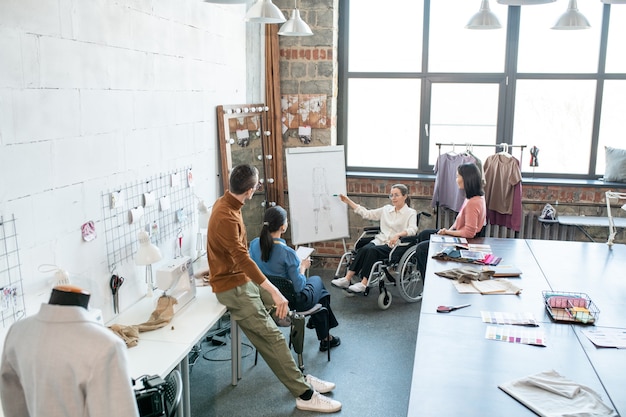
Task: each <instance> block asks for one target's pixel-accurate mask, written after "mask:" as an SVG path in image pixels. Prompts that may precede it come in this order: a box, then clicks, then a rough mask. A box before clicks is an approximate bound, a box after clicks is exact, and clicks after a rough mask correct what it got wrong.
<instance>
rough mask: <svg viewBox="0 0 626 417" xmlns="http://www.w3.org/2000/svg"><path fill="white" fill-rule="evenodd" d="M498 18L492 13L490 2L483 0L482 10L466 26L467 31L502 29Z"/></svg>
mask: <svg viewBox="0 0 626 417" xmlns="http://www.w3.org/2000/svg"><path fill="white" fill-rule="evenodd" d="M501 27H502V25H501V24H500V21H499V20H498V17H497V16H496V15H495V14H493V13H492V12H491V9H490V8H489V0H482V3H481V4H480V10H479V11H478V13H476V14H475V15H474V16H472V18H471V19H470V20H469V22H467V25H465V28H466V29H500V28H501Z"/></svg>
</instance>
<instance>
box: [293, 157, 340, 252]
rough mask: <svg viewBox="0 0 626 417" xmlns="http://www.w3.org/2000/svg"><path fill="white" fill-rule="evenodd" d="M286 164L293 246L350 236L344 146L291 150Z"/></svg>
mask: <svg viewBox="0 0 626 417" xmlns="http://www.w3.org/2000/svg"><path fill="white" fill-rule="evenodd" d="M286 162H287V183H288V187H289V216H290V229H291V242H292V244H294V245H301V244H307V243H313V242H322V241H325V240H334V239H341V238H346V237H349V236H350V234H349V228H348V209H347V206H346V205H345V204H343V203H342V202H341V200H340V199H339V197H337V195H339V194H345V192H346V174H345V159H344V152H343V147H342V146H320V147H312V148H309V147H307V148H288V149H286Z"/></svg>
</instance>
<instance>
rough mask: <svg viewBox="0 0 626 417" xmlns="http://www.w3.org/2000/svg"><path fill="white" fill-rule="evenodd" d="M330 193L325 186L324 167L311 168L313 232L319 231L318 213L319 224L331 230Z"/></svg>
mask: <svg viewBox="0 0 626 417" xmlns="http://www.w3.org/2000/svg"><path fill="white" fill-rule="evenodd" d="M329 200H330V195H329V194H328V188H327V187H326V170H325V169H324V167H319V166H318V167H314V168H313V214H314V218H315V223H314V225H315V234H318V233H319V225H320V215H321V216H322V221H321V224H324V225H327V226H328V228H329V229H330V231H331V232H332V231H333V224H332V222H331V221H330V220H331V219H332V216H330V201H329Z"/></svg>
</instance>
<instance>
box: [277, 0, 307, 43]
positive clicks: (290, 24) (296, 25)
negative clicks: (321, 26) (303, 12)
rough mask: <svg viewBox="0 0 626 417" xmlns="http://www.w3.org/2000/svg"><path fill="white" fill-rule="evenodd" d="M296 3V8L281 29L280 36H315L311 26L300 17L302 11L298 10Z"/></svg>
mask: <svg viewBox="0 0 626 417" xmlns="http://www.w3.org/2000/svg"><path fill="white" fill-rule="evenodd" d="M296 1H297V0H296ZM296 1H294V8H293V10H292V11H291V18H290V19H289V20H287V21H286V22H285V23H284V24H283V25H282V26H281V27H280V29H279V30H278V34H279V35H282V36H313V31H312V30H311V28H310V27H309V25H307V24H306V22H305V21H304V20H302V17H300V10H298V5H297V4H296Z"/></svg>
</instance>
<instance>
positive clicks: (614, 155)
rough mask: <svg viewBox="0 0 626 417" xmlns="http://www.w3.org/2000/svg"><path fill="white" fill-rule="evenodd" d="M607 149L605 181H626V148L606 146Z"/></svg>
mask: <svg viewBox="0 0 626 417" xmlns="http://www.w3.org/2000/svg"><path fill="white" fill-rule="evenodd" d="M604 149H605V151H606V169H605V171H604V180H605V181H616V182H626V149H617V148H611V147H610V146H605V147H604Z"/></svg>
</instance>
